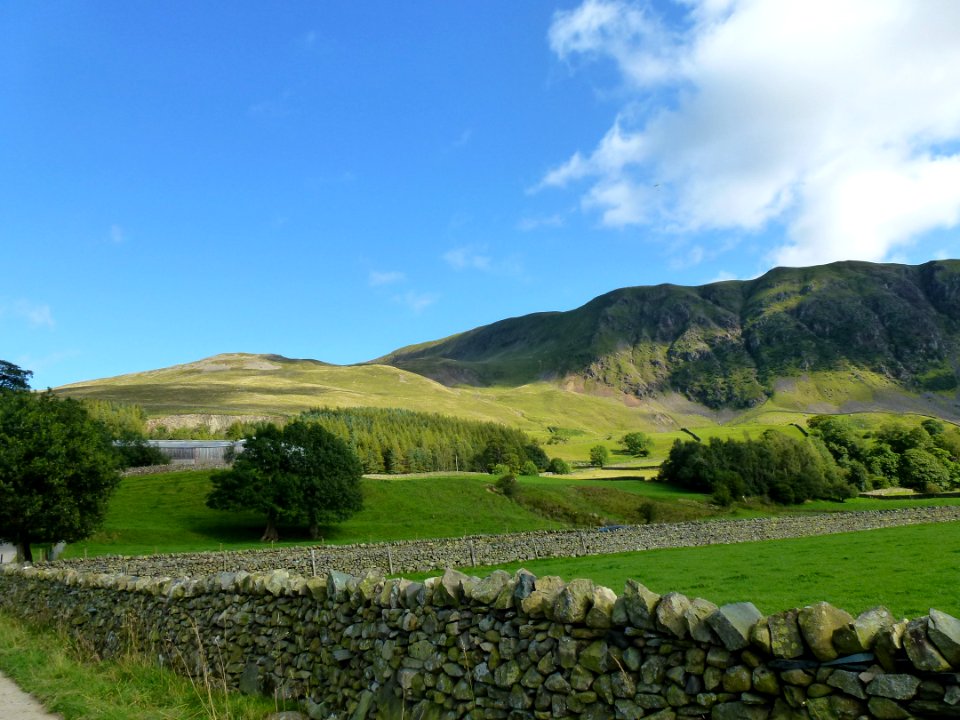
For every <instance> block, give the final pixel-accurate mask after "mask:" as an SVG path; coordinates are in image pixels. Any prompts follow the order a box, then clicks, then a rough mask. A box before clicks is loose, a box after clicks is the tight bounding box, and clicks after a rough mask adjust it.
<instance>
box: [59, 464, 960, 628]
mask: <svg viewBox="0 0 960 720" xmlns="http://www.w3.org/2000/svg"><path fill="white" fill-rule="evenodd" d="M491 484H492V478H491V477H489V476H486V475H461V476H455V477H450V476H440V477H436V476H429V477H415V478H394V479H378V480H373V479H364V480H363V491H364V497H365V503H366V507H365V509H364V510H363V511H361V512H360V513H358V514H357V515H356V516H354V517H353V518H351V519H350V520H348V521H347V522H344V523H343V524H342V525H339V526H336V527H331V528H328V529H327V531H326V532H325V534H326V541H327V542H333V543H350V542H376V541H386V540H398V539H416V538H428V537H444V536H446V537H450V536H462V535H466V534H474V533H502V532H517V531H524V530H535V529H549V528H560V527H570V526H572V525H573V524H574V522H573V521H574V520H577V519H579V520H582V521H584V523H586V524H593V525H595V524H597V519H596V518H591V517H590V516H591V515H593V514H596V515H604V516H605V519H611V520H614V521H628V522H629V521H634V522H636V521H637V520H636V519H635V518H629V517H624V516H625V515H628V514H629V512H630V510H631V508H636V507H637V505H638V504H643V503H651V504H652V505H653V507H654V509H655V512H661V513H665V514H667V516H666V517H663V518H655V519H663V520H673V519H685V518H688V517H704V518H708V519H709V518H711V517H751V516H758V515H769V514H771V513H772V512H795V513H815V512H844V511H850V510H873V509H883V508H889V509H893V508H897V507H917V506H932V505H944V504H960V499H957V500H947V499H943V500H906V499H901V500H875V499H865V498H856V499H853V500H848V501H847V502H845V503H835V502H828V501H817V502H811V503H806V504H804V505H801V506H798V507H793V508H782V507H779V508H778V507H773V506H767V505H759V504H757V505H750V506H745V507H744V506H740V507H737V508H735V509H734V510H733V511H731V512H729V513H726V514H724V515H719V514H717V511H716V510H715V509H711V508H710V506H709V505H708V504H707V503H706V498H705V497H704V496H700V495H695V494H691V493H686V492H683V491H680V490H677V489H676V488H673V487H670V486H668V485H663V484H660V483H655V482H645V481H643V480H640V479H636V478H633V479H631V478H621V479H599V478H589V477H585V478H583V479H577V478H576V476H574V477H566V478H553V477H537V478H520V487H519V494H520V495H528V496H529V497H528V498H527V501H529V500H530V498H533V499H534V501H533V502H525V503H524V504H521V503H520V502H517V501H514V500H510V499H508V498H505V497H503V496H502V495H500V494H498V493H495V492H493V491H492V490H491ZM209 488H210V473H209V472H202V471H184V472H176V473H167V474H163V475H153V476H147V477H141V478H135V477H131V478H126V479H125V480H124V481H123V483H122V484H121V486H120V488H119V489H118V491H117V493H116V494H115V496H114V498H113V500H112V501H111V505H110V510H109V513H108V516H107V519H106V523H105V526H104V529H103V530H102V531H101V532H99V533H97V534H96V535H95V536H93V537H92V538H90V540H89V541H87V542H85V543H80V544H77V545H73V546H71V547H69V548H68V552H67V556H74V557H76V556H83V555H84V553H87V554H89V555H95V554H147V553H153V552H155V551H160V552H184V551H198V550H218V549H220V548H221V547H222V548H224V549H241V548H251V547H262V546H263V544H262V543H260V542H259V541H258V540H257V538H258V537H259V535H260V532H261V530H262V518H260V517H258V516H256V515H254V514H251V513H248V514H239V515H238V514H235V513H226V512H220V511H215V510H210V509H208V508H207V507H206V506H205V505H204V498H205V496H206V493H207V491H208V490H209ZM538 502H539V503H540V507H541V509H542V507H544V506H549V507H550V508H551V509H552V510H553V511H554V512H556V513H559V514H560V515H562V514H563V511H565V510H569V511H570V517H566V518H563V517H553V518H551V517H547V516H545V515H544V514H543V513H542V512H537V511H535V509H531V508H532V507H535V506H537V503H538ZM558 509H559V510H558ZM669 513H674V514H676V515H677V517H671V516H669ZM288 542H289V543H291V544H293V543H298V542H312V541H309V540H308V539H306V538H305V537H303V536H302V535H301V536H300V537H297V536H296V533H295V532H292V534H290V535H289V539H288ZM958 556H960V523H948V524H934V525H919V526H913V527H905V528H891V529H885V530H871V531H868V532H862V533H852V534H844V535H832V536H825V537H815V538H802V539H795V540H780V541H766V542H758V543H744V544H737V545H718V546H711V547H704V548H683V549H674V550H651V551H647V552H642V553H628V554H622V555H600V556H592V557H586V558H569V559H555V560H542V561H535V562H528V563H525V564H524V565H525V567H527V568H528V569H529V570H531V571H532V572H534V573H535V574H537V575H560V576H562V577H565V578H567V579H571V578H574V577H589V578H591V579H593V580H594V581H595V582H597V583H599V584H602V585H606V586H608V587H611V588H613V589H614V590H616V591H618V592H619V591H620V590H621V589H622V587H623V584H624V582H625V580H626V579H627V578H635V579H637V580H639V581H640V582H643V583H644V584H646V585H647V586H648V587H650V588H652V589H654V590H656V591H658V592H661V593H662V592H668V591H671V590H676V591H680V592H683V593H685V594H687V595H690V596H691V597H693V596H700V597H705V598H707V599H709V600H711V601H713V602H715V603H718V604H722V603H726V602H734V601H739V600H751V601H752V602H754V603H755V604H757V605H758V606H759V607H760V608H761V610H764V611H766V612H775V611H777V610H781V609H785V608H788V607H794V606H799V605H804V604H807V603H810V602H815V601H819V600H827V601H829V602H832V603H834V604H835V605H838V606H840V607H843V608H845V609H847V610H849V611H851V612H858V611H861V610H864V609H867V608H868V607H871V606H873V605H876V604H884V605H887V606H888V607H889V608H890V609H891V610H893V611H894V612H895V613H896V614H898V615H906V616H917V615H921V614H924V613H926V612H927V611H928V610H929V607H931V606H933V607H937V608H939V609H942V610H944V611H945V612H950V613H954V614H960V598H958V597H957V596H956V593H955V588H956V586H957V584H958V581H960V565H958V560H960V557H958ZM508 567H509V568H510V569H516V568H517V567H519V565H518V564H513V565H510V566H508ZM470 572H471V573H478V572H482V570H479V569H478V570H470Z"/></svg>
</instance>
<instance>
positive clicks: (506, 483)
mask: <svg viewBox="0 0 960 720" xmlns="http://www.w3.org/2000/svg"><path fill="white" fill-rule="evenodd" d="M496 488H497V490H499V491H500V492H501V493H503V495H504V497H513V496H514V495H516V493H517V478H515V477H514V476H513V475H504V476H503V477H501V478H500V479H499V480H497V482H496Z"/></svg>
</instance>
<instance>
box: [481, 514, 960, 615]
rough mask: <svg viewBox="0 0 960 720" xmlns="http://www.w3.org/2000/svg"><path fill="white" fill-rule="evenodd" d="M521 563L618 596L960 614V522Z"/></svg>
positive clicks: (765, 607) (765, 608)
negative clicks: (631, 582)
mask: <svg viewBox="0 0 960 720" xmlns="http://www.w3.org/2000/svg"><path fill="white" fill-rule="evenodd" d="M521 566H522V567H524V568H526V569H527V570H529V571H530V572H532V573H534V574H535V575H539V576H543V575H559V576H560V577H563V578H564V579H566V580H571V579H573V578H579V577H586V578H590V579H592V580H593V581H594V582H596V583H597V584H598V585H604V586H606V587H609V588H611V589H613V590H614V591H615V592H617V593H619V592H620V591H621V590H622V589H623V586H624V583H625V582H626V580H627V579H628V578H633V579H635V580H637V581H639V582H641V583H643V584H644V585H646V586H647V587H649V588H650V589H651V590H654V591H655V592H659V593H666V592H671V591H676V592H682V593H684V594H685V595H688V596H689V597H691V598H692V597H703V598H706V599H708V600H710V601H711V602H714V603H716V604H718V605H723V604H726V603H731V602H741V601H750V602H753V603H754V604H755V605H757V607H758V608H759V609H760V610H761V612H764V613H774V612H779V611H780V610H786V609H788V608H793V607H803V606H804V605H808V604H810V603H813V602H819V601H821V600H825V601H827V602H830V603H831V604H833V605H835V606H837V607H841V608H843V609H845V610H847V611H848V612H850V613H853V614H854V615H856V614H858V613H860V612H862V611H864V610H867V609H869V608H871V607H874V606H876V605H885V606H886V607H887V608H889V609H890V610H891V612H893V614H894V615H896V616H897V617H911V618H912V617H919V616H922V615H926V614H927V613H928V612H929V611H930V608H931V607H935V608H937V609H938V610H942V611H944V612H947V613H950V614H952V615H954V616H960V596H958V595H957V592H956V588H957V586H958V585H960V523H940V524H931V525H913V526H907V527H898V528H885V529H881V530H869V531H864V532H859V533H843V534H838V535H825V536H822V537H812V538H796V539H790V540H767V541H763V542H754V543H741V544H736V545H711V546H709V547H702V548H677V549H670V550H648V551H646V552H642V553H623V554H618V555H595V556H590V557H582V558H562V559H552V560H533V561H528V562H524V563H511V564H509V565H504V566H502V567H503V568H504V569H507V570H516V569H518V568H520V567H521ZM491 569H492V568H478V569H475V570H474V569H465V571H466V572H469V573H470V574H479V575H483V574H484V571H488V570H491Z"/></svg>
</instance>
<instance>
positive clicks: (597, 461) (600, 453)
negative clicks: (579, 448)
mask: <svg viewBox="0 0 960 720" xmlns="http://www.w3.org/2000/svg"><path fill="white" fill-rule="evenodd" d="M609 461H610V451H609V450H608V449H607V447H606V446H605V445H594V446H593V447H592V448H590V464H591V465H593V466H594V467H599V468H602V467H603V466H604V465H606V464H607V463H608V462H609Z"/></svg>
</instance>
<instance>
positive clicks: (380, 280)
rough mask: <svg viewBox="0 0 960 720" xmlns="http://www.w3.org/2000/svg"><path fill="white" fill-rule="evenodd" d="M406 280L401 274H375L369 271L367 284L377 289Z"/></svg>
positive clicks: (374, 271) (373, 271) (375, 272)
mask: <svg viewBox="0 0 960 720" xmlns="http://www.w3.org/2000/svg"><path fill="white" fill-rule="evenodd" d="M406 279H407V276H406V275H405V274H404V273H402V272H377V271H376V270H371V271H370V276H369V278H368V282H369V284H370V286H371V287H379V286H381V285H394V284H396V283H399V282H403V281H404V280H406Z"/></svg>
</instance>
